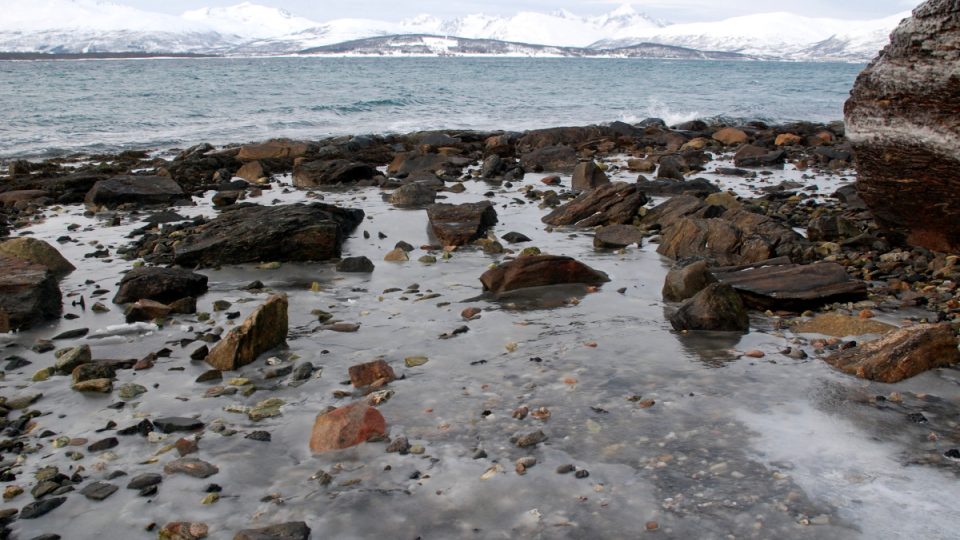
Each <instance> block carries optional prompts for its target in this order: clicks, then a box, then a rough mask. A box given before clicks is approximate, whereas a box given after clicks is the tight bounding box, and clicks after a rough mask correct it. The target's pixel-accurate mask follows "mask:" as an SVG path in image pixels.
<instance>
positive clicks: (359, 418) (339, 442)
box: [310, 401, 387, 454]
mask: <svg viewBox="0 0 960 540" xmlns="http://www.w3.org/2000/svg"><path fill="white" fill-rule="evenodd" d="M386 433H387V424H386V420H384V418H383V415H381V414H380V411H378V410H377V409H375V408H373V407H371V406H369V405H367V404H366V403H365V402H362V401H358V402H355V403H351V404H350V405H345V406H343V407H340V408H339V409H334V410H332V411H330V412H327V413H322V414H320V415H317V419H316V421H315V422H314V424H313V431H312V433H311V434H310V451H311V452H313V453H315V454H319V453H322V452H328V451H330V450H340V449H343V448H349V447H351V446H356V445H358V444H363V443H365V442H367V440H369V439H371V438H374V437H382V436H384V435H386Z"/></svg>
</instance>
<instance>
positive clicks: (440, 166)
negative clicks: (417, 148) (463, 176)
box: [387, 152, 472, 181]
mask: <svg viewBox="0 0 960 540" xmlns="http://www.w3.org/2000/svg"><path fill="white" fill-rule="evenodd" d="M470 163H472V162H471V160H470V159H467V158H465V157H461V156H455V155H454V156H451V155H445V154H439V153H434V152H406V153H402V154H397V155H396V157H394V159H393V161H392V162H391V163H390V165H388V166H387V173H388V174H390V175H391V176H395V177H397V178H407V179H410V180H411V181H413V180H432V181H436V180H437V178H441V177H444V176H450V177H456V176H459V174H460V171H461V170H463V168H464V167H466V166H467V165H469V164H470Z"/></svg>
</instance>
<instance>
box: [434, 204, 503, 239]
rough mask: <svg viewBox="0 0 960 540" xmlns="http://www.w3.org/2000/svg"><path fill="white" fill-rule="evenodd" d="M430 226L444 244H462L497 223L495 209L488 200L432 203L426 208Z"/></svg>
mask: <svg viewBox="0 0 960 540" xmlns="http://www.w3.org/2000/svg"><path fill="white" fill-rule="evenodd" d="M427 217H428V218H429V219H430V228H431V229H432V230H433V234H434V235H435V236H436V237H437V240H439V241H440V243H441V244H443V245H444V246H462V245H464V244H468V243H470V242H472V241H474V240H476V239H478V238H480V237H481V236H483V235H484V234H485V233H486V232H487V229H488V228H490V227H492V226H494V225H496V224H497V211H496V210H495V209H494V208H493V204H492V203H490V202H489V201H483V202H478V203H466V204H456V205H454V204H434V205H432V206H430V207H429V208H427Z"/></svg>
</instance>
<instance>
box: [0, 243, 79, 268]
mask: <svg viewBox="0 0 960 540" xmlns="http://www.w3.org/2000/svg"><path fill="white" fill-rule="evenodd" d="M0 253H6V254H7V255H12V256H14V257H17V258H19V259H23V260H25V261H29V262H32V263H34V264H39V265H40V266H44V267H46V268H47V270H50V272H52V273H53V275H55V276H64V275H66V274H69V273H70V272H73V271H74V270H76V267H75V266H73V265H72V264H70V261H68V260H66V259H65V258H63V255H61V254H60V252H59V251H57V249H56V248H55V247H53V246H51V245H50V244H48V243H46V242H44V241H43V240H38V239H36V238H30V237H21V238H14V239H12V240H7V241H6V242H3V243H0Z"/></svg>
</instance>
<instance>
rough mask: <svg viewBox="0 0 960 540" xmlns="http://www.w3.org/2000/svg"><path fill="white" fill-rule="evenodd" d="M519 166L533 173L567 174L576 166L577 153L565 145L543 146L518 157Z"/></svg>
mask: <svg viewBox="0 0 960 540" xmlns="http://www.w3.org/2000/svg"><path fill="white" fill-rule="evenodd" d="M520 165H521V166H523V168H524V169H525V170H528V171H533V172H560V173H569V172H572V171H573V169H574V168H575V167H576V166H577V151H576V150H574V149H573V148H572V147H570V146H567V145H565V144H559V145H552V146H544V147H542V148H537V149H536V150H532V151H530V152H527V153H525V154H523V155H522V156H520Z"/></svg>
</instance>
